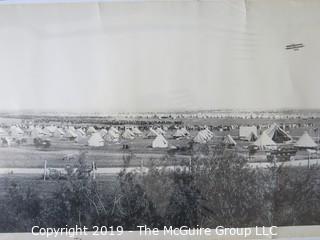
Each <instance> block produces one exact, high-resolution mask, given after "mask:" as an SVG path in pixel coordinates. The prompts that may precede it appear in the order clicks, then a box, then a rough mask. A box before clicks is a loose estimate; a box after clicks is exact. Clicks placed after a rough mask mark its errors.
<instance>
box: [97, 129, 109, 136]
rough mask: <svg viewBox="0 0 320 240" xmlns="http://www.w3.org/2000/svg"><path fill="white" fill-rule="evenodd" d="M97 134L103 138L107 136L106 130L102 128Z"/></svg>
mask: <svg viewBox="0 0 320 240" xmlns="http://www.w3.org/2000/svg"><path fill="white" fill-rule="evenodd" d="M99 133H100V135H101V137H102V138H104V136H105V135H107V134H108V130H106V129H104V128H102V129H101V130H100V132H99Z"/></svg>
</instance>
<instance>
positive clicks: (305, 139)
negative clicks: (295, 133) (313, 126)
mask: <svg viewBox="0 0 320 240" xmlns="http://www.w3.org/2000/svg"><path fill="white" fill-rule="evenodd" d="M295 146H296V147H299V148H316V147H317V146H318V145H317V144H316V143H315V141H314V140H313V139H312V138H311V137H310V135H309V133H308V132H304V133H303V135H302V136H301V137H300V138H299V140H298V141H297V142H296V144H295Z"/></svg>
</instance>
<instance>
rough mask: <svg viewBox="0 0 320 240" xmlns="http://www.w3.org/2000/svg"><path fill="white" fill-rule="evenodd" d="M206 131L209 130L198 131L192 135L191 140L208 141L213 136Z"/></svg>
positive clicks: (197, 141)
mask: <svg viewBox="0 0 320 240" xmlns="http://www.w3.org/2000/svg"><path fill="white" fill-rule="evenodd" d="M208 131H209V130H201V131H199V132H198V134H197V135H196V136H195V137H194V139H193V141H194V142H196V143H201V144H203V143H206V142H208V141H210V140H211V139H212V137H213V134H210V133H209V132H208Z"/></svg>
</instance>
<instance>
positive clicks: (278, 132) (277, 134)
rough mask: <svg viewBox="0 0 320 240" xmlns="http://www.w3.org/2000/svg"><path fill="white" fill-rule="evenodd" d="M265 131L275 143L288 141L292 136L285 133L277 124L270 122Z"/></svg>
mask: <svg viewBox="0 0 320 240" xmlns="http://www.w3.org/2000/svg"><path fill="white" fill-rule="evenodd" d="M265 133H266V134H267V135H268V136H269V137H270V138H271V139H272V140H273V141H274V142H275V143H288V142H290V141H292V137H291V136H290V135H289V134H288V133H286V132H285V131H284V130H283V129H282V128H281V127H280V126H278V124H276V123H274V124H272V125H271V126H270V127H269V128H268V129H267V130H265Z"/></svg>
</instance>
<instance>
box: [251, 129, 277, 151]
mask: <svg viewBox="0 0 320 240" xmlns="http://www.w3.org/2000/svg"><path fill="white" fill-rule="evenodd" d="M253 145H255V146H257V147H259V148H260V149H273V148H275V147H276V145H277V144H276V143H275V142H274V141H273V140H272V139H271V138H270V137H269V136H268V134H267V133H266V132H263V133H262V134H261V136H260V137H259V138H258V140H257V141H255V142H254V143H253Z"/></svg>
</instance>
